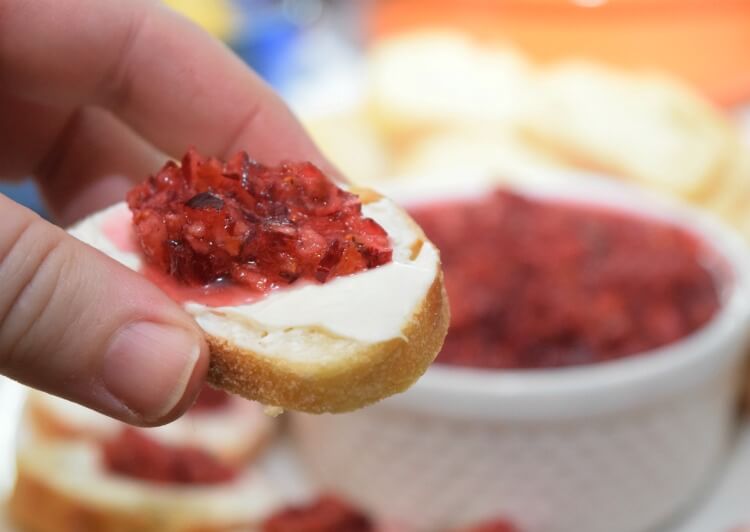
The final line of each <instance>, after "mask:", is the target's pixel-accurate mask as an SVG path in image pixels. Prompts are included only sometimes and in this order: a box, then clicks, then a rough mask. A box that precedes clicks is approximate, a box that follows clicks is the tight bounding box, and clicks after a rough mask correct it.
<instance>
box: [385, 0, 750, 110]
mask: <svg viewBox="0 0 750 532" xmlns="http://www.w3.org/2000/svg"><path fill="white" fill-rule="evenodd" d="M372 24H373V26H372V32H373V36H374V37H375V38H379V37H383V36H386V35H389V34H393V33H399V32H403V31H408V30H411V29H417V28H424V27H435V26H439V27H452V28H456V27H458V28H462V29H465V30H467V31H469V32H471V33H473V34H475V35H477V36H479V37H481V38H485V39H492V40H502V41H507V42H510V43H512V44H514V45H516V46H518V47H519V48H521V49H522V50H524V51H525V52H526V53H528V54H529V55H530V56H531V57H532V58H533V59H534V60H536V61H539V62H541V63H549V62H554V61H556V60H560V59H564V58H567V57H571V56H576V57H583V58H590V59H594V60H600V61H604V62H606V63H609V64H612V65H616V66H621V67H625V68H638V69H641V68H657V69H663V70H667V71H668V72H671V73H673V74H675V75H677V76H679V77H681V78H683V79H685V80H687V81H689V82H691V83H693V84H694V85H696V86H697V87H698V88H699V89H700V90H702V91H703V92H704V93H705V94H706V95H707V96H709V97H710V98H711V99H713V100H714V101H716V102H718V103H720V104H722V105H726V106H730V105H736V104H739V103H743V102H747V101H750V65H749V64H748V58H750V1H749V0H379V1H377V2H374V4H373V13H372Z"/></svg>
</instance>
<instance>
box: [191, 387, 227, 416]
mask: <svg viewBox="0 0 750 532" xmlns="http://www.w3.org/2000/svg"><path fill="white" fill-rule="evenodd" d="M229 400H230V396H229V394H228V393H227V392H224V391H222V390H217V389H216V388H211V387H210V386H208V385H207V384H204V385H203V388H202V389H201V393H200V394H198V398H197V399H196V400H195V403H193V406H192V407H191V408H190V412H206V411H214V410H219V409H221V408H224V407H225V406H226V405H228V404H229Z"/></svg>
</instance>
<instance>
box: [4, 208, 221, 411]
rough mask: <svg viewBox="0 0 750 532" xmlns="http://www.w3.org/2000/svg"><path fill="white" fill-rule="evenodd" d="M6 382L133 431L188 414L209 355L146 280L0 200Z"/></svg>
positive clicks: (193, 329) (191, 327)
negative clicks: (122, 423) (53, 397)
mask: <svg viewBox="0 0 750 532" xmlns="http://www.w3.org/2000/svg"><path fill="white" fill-rule="evenodd" d="M0 212H3V213H4V214H5V216H4V221H5V227H3V228H2V229H0V286H2V288H3V289H2V290H1V291H0V373H2V374H5V375H6V376H8V377H10V378H13V379H15V380H18V381H19V382H22V383H24V384H27V385H29V386H32V387H35V388H38V389H40V390H42V391H45V392H48V393H51V394H55V395H58V396H61V397H63V398H66V399H69V400H72V401H75V402H77V403H80V404H83V405H85V406H88V407H90V408H93V409H95V410H98V411H100V412H102V413H104V414H107V415H109V416H112V417H115V418H117V419H120V420H122V421H125V422H127V423H131V424H135V425H142V426H152V425H159V424H163V423H166V422H168V421H171V420H173V419H174V418H176V417H178V416H179V415H180V414H182V413H183V412H184V411H185V410H186V409H187V408H188V407H189V406H190V405H191V404H192V403H193V401H194V400H195V397H196V396H197V394H198V392H199V391H200V387H201V385H202V383H203V380H204V378H205V374H206V371H207V367H208V348H207V346H206V342H205V340H204V337H203V334H202V333H201V331H200V329H199V328H198V326H197V325H196V324H195V322H194V321H193V320H192V319H191V318H190V316H188V315H187V314H186V313H185V312H184V311H183V310H182V308H181V307H180V306H179V305H177V304H176V303H174V302H173V301H172V300H170V299H169V298H168V297H167V296H166V295H165V294H164V293H163V292H161V291H160V290H159V289H158V288H156V287H155V286H154V285H152V284H151V283H149V282H148V281H147V280H146V279H145V278H143V277H141V276H140V275H139V274H137V273H135V272H133V271H131V270H129V269H127V268H126V267H124V266H122V265H120V264H118V263H116V262H115V261H113V260H111V259H110V258H108V257H106V256H105V255H104V254H102V253H100V252H98V251H97V250H95V249H93V248H91V247H89V246H86V245H85V244H83V243H81V242H79V241H78V240H76V239H75V238H73V237H72V236H70V235H68V234H67V233H65V232H64V231H63V230H61V229H59V228H57V227H55V226H54V225H52V224H49V223H48V222H46V221H44V220H42V219H40V218H39V217H37V216H36V215H35V214H33V213H31V212H30V211H28V210H26V209H25V208H23V207H20V206H19V205H16V204H15V203H13V202H11V201H10V200H8V199H7V198H5V197H4V196H0Z"/></svg>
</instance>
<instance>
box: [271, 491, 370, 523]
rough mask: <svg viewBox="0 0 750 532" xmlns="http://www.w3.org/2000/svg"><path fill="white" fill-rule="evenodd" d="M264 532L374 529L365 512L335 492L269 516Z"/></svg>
mask: <svg viewBox="0 0 750 532" xmlns="http://www.w3.org/2000/svg"><path fill="white" fill-rule="evenodd" d="M262 530H263V532H374V531H375V526H374V524H373V522H372V521H371V520H370V518H369V517H367V516H366V515H365V514H363V513H362V512H360V511H359V510H357V509H356V508H354V507H353V506H351V505H350V504H348V503H346V502H344V501H343V500H341V499H339V498H338V497H334V496H332V495H323V496H321V497H320V498H318V500H316V501H314V502H312V503H310V504H309V505H306V506H293V507H289V508H286V509H283V510H281V511H279V512H278V513H276V514H274V515H272V516H271V517H270V518H268V519H267V520H266V521H265V522H264V523H263V527H262Z"/></svg>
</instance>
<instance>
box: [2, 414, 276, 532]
mask: <svg viewBox="0 0 750 532" xmlns="http://www.w3.org/2000/svg"><path fill="white" fill-rule="evenodd" d="M17 463H18V475H17V480H16V486H15V489H14V491H13V494H12V496H11V499H10V501H9V505H8V512H9V514H10V517H11V520H12V522H13V523H14V524H16V525H17V526H19V527H20V529H21V530H29V531H33V532H136V531H137V532H228V531H248V530H256V529H257V528H256V527H257V526H258V525H259V524H260V523H261V522H262V521H263V520H265V519H266V518H267V516H268V515H269V514H270V513H272V512H273V511H274V510H275V509H276V508H277V507H278V505H279V501H280V498H279V497H278V494H277V493H276V492H275V490H274V489H273V486H272V485H271V484H269V483H268V482H267V481H266V480H265V478H264V477H263V476H262V475H261V474H260V473H258V472H257V471H255V470H243V469H238V468H235V467H230V466H228V465H226V464H222V463H221V462H219V461H217V460H216V459H214V458H213V457H212V456H211V455H210V454H208V453H204V452H202V451H200V450H198V449H195V448H189V447H184V446H168V445H165V444H162V443H160V442H158V441H157V440H155V439H151V438H149V437H148V436H147V435H146V434H145V433H144V432H142V431H137V430H135V429H132V428H124V429H122V430H121V432H119V433H117V434H116V435H115V436H113V437H111V438H108V439H105V440H102V441H93V440H75V439H74V440H47V439H36V438H31V439H27V440H25V441H23V444H22V446H21V447H20V448H19V452H18V462H17Z"/></svg>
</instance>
